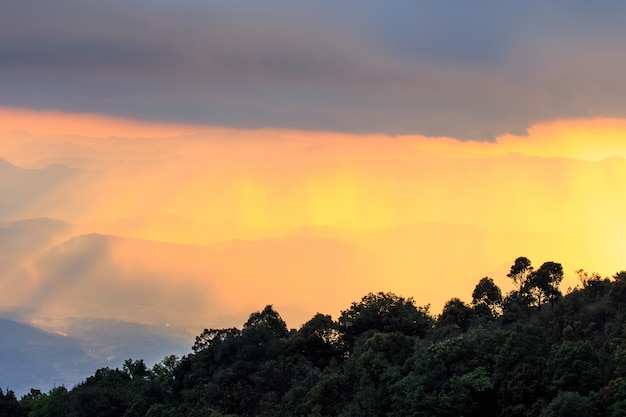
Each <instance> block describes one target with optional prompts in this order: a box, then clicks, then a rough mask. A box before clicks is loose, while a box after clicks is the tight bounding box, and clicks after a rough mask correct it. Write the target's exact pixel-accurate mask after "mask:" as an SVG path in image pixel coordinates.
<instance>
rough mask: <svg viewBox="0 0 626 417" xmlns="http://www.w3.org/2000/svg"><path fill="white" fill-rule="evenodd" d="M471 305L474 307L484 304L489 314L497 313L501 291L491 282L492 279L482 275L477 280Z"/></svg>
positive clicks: (500, 301) (500, 306) (499, 306)
mask: <svg viewBox="0 0 626 417" xmlns="http://www.w3.org/2000/svg"><path fill="white" fill-rule="evenodd" d="M472 305H473V306H474V307H477V306H480V305H483V306H486V307H487V308H488V309H489V311H490V312H491V315H493V316H495V315H497V314H498V311H499V310H500V309H501V308H502V291H500V288H499V287H498V286H497V285H496V284H495V283H494V282H493V279H491V278H489V277H484V278H482V279H481V280H480V281H478V284H477V285H476V288H474V292H473V293H472Z"/></svg>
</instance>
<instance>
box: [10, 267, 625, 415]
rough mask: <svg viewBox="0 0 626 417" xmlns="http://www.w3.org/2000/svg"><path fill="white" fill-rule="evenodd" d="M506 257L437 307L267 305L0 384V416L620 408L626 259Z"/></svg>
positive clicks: (371, 300) (400, 301)
mask: <svg viewBox="0 0 626 417" xmlns="http://www.w3.org/2000/svg"><path fill="white" fill-rule="evenodd" d="M578 275H579V277H580V285H579V286H578V287H577V288H574V289H569V290H567V293H566V294H565V295H563V294H562V292H561V290H560V289H559V285H560V283H561V280H562V278H563V270H562V267H561V265H560V264H558V263H555V262H545V263H544V264H542V265H541V266H540V267H538V268H534V267H533V266H532V265H531V262H530V261H529V260H528V259H527V258H523V257H520V258H518V259H516V260H515V261H514V263H513V265H512V266H511V270H510V273H509V275H508V276H509V278H511V279H512V280H513V282H514V283H515V290H514V291H512V292H510V293H509V294H504V295H503V294H502V293H501V291H500V289H499V288H498V287H497V286H496V285H495V283H494V281H493V280H492V279H491V278H489V277H485V278H483V279H481V280H479V281H478V283H477V284H476V287H475V290H474V292H473V294H471V295H472V302H471V303H470V304H467V303H465V302H463V301H461V300H460V299H457V298H453V299H451V300H449V301H448V302H447V303H446V305H445V307H444V309H443V311H442V312H441V314H439V315H434V314H433V313H432V312H431V311H429V307H428V306H426V307H418V306H416V305H415V303H414V301H413V299H411V298H403V297H401V296H398V295H395V294H392V293H382V292H380V293H370V294H367V295H365V296H364V297H363V298H362V299H361V300H360V301H357V302H354V303H352V305H351V306H349V307H348V308H347V309H346V310H344V311H342V313H341V315H340V316H339V318H338V319H337V320H333V319H332V317H331V316H328V315H324V314H317V315H315V316H314V317H313V318H311V319H310V320H309V321H308V322H307V323H305V324H304V325H303V326H302V327H301V328H300V329H298V330H295V329H294V330H289V329H288V328H287V326H286V324H285V322H284V321H283V320H282V318H281V317H280V315H279V313H278V312H276V311H275V310H274V309H273V308H272V306H267V307H265V309H263V310H262V311H258V312H255V313H252V314H251V315H250V317H249V319H248V321H247V322H246V323H244V324H243V327H242V328H228V329H206V330H205V331H203V332H202V333H201V334H200V335H198V336H197V337H196V342H195V344H194V345H193V348H192V350H193V353H191V354H189V355H187V356H185V357H183V358H177V357H175V356H170V357H167V358H165V359H164V360H163V361H162V362H161V363H159V364H157V365H155V366H154V367H153V368H152V369H149V368H148V367H147V366H146V365H145V363H144V362H143V360H141V359H139V360H132V359H129V360H127V361H125V362H124V364H123V366H122V367H121V368H120V369H109V368H103V369H100V370H98V371H97V372H96V373H95V374H94V375H93V376H90V377H89V378H87V379H86V380H85V381H84V382H83V383H81V384H79V385H77V386H75V387H72V388H71V389H69V388H66V387H62V386H61V387H56V388H54V389H52V390H51V391H50V392H48V393H42V392H39V391H37V390H32V391H31V392H30V394H28V395H26V396H24V397H22V398H21V399H17V398H16V397H15V395H14V394H13V392H11V391H10V390H6V389H5V390H4V391H2V392H1V395H0V416H90V417H99V416H103V417H104V416H106V417H108V416H111V417H112V416H129V417H130V416H146V417H148V416H149V417H165V416H167V417H174V416H212V417H219V416H239V417H243V416H398V417H400V416H424V417H426V416H450V417H458V416H507V417H515V416H542V417H553V416H570V417H571V416H626V379H625V377H626V338H625V336H626V272H624V271H622V272H618V273H616V274H615V275H614V276H613V277H612V278H601V277H600V276H598V275H597V274H593V273H591V274H589V273H586V272H584V271H582V270H581V271H578Z"/></svg>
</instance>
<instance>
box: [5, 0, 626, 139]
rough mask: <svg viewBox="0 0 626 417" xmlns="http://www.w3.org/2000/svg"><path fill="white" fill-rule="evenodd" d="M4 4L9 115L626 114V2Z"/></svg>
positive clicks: (352, 121) (509, 125)
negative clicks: (31, 111) (48, 111)
mask: <svg viewBox="0 0 626 417" xmlns="http://www.w3.org/2000/svg"><path fill="white" fill-rule="evenodd" d="M0 6H1V7H2V10H3V13H2V17H1V18H0V20H1V21H0V23H1V24H0V74H1V75H2V76H1V77H0V105H7V106H22V107H34V108H56V109H61V110H73V111H91V112H104V113H109V114H114V115H121V116H130V117H140V118H147V119H160V120H170V121H179V122H195V123H211V124H220V125H229V126H234V127H267V126H273V127H288V128H302V129H324V130H340V131H351V132H384V133H389V134H406V133H417V134H425V135H429V136H439V135H445V136H454V137H458V138H462V139H470V138H472V139H487V140H488V139H493V138H494V137H495V136H496V135H499V134H503V133H506V132H511V133H523V132H524V131H525V129H526V128H527V127H528V126H529V125H530V124H531V123H533V122H538V121H542V120H551V119H556V118H569V117H589V116H605V117H619V116H623V115H624V114H625V113H626V104H624V102H623V99H622V98H623V93H624V90H625V88H626V85H625V83H624V81H622V80H623V76H622V74H623V73H624V72H625V70H626V56H624V54H623V53H621V51H622V49H623V44H624V41H626V28H624V27H623V25H622V22H623V21H624V17H626V16H625V15H626V6H621V5H616V4H602V5H597V4H593V5H589V4H588V3H586V2H560V1H555V2H548V3H546V2H540V1H538V0H537V1H530V2H524V3H515V4H510V3H503V2H495V1H493V2H483V3H480V5H477V4H470V3H468V4H459V3H458V2H450V1H440V2H414V1H398V2H394V3H393V4H388V3H387V4H382V3H380V2H374V1H369V0H367V1H359V2H357V1H345V2H341V3H340V4H336V3H334V2H330V1H319V2H315V3H310V4H306V5H303V4H300V3H293V2H286V1H281V0H270V1H266V2H262V3H250V2H242V1H215V0H213V1H209V2H195V1H192V0H186V1H181V2H177V3H176V4H173V3H168V2H164V1H151V2H149V1H147V0H138V1H134V2H132V3H130V2H123V1H120V0H114V1H108V2H95V1H91V0H88V1H84V0H83V1H78V0H59V1H56V2H54V3H51V2H46V1H43V0H23V1H20V2H12V1H9V0H0Z"/></svg>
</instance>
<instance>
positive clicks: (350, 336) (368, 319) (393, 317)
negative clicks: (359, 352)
mask: <svg viewBox="0 0 626 417" xmlns="http://www.w3.org/2000/svg"><path fill="white" fill-rule="evenodd" d="M432 325H433V320H432V317H431V316H430V314H429V313H428V308H427V307H426V308H418V307H416V306H415V304H414V302H413V299H412V298H408V299H405V298H402V297H399V296H397V295H395V294H392V293H383V292H379V293H377V294H373V293H369V294H367V295H366V296H364V297H363V298H362V299H361V301H360V302H358V303H352V306H351V307H350V308H349V309H348V310H345V311H342V312H341V316H340V317H339V328H340V330H341V331H342V333H343V340H344V342H345V343H346V344H347V345H348V348H350V347H351V346H353V344H354V341H355V340H356V338H357V337H359V336H360V335H361V334H363V333H365V332H367V331H369V330H378V331H380V332H400V333H403V334H406V335H408V336H417V337H424V335H425V334H426V332H427V331H428V330H429V329H430V328H431V327H432Z"/></svg>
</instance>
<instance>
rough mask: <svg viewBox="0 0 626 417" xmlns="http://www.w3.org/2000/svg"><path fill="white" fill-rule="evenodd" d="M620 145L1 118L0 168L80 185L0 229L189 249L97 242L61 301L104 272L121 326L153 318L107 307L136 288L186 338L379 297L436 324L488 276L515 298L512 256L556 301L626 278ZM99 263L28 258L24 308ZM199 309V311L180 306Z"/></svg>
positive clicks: (607, 136) (539, 137) (555, 130)
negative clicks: (525, 263)
mask: <svg viewBox="0 0 626 417" xmlns="http://www.w3.org/2000/svg"><path fill="white" fill-rule="evenodd" d="M625 134H626V120H619V119H593V120H573V121H554V122H550V123H544V124H539V125H535V126H533V127H532V128H531V129H530V130H529V132H528V135H527V136H513V135H506V136H502V137H499V138H498V139H497V141H496V142H492V143H488V142H463V141H458V140H455V139H453V138H426V137H421V136H402V137H388V136H384V135H352V134H335V133H329V132H305V131H288V130H269V129H266V130H233V129H225V128H220V127H212V126H186V125H166V124H155V123H148V122H140V121H133V120H123V119H116V118H111V117H104V116H99V115H76V114H67V113H58V112H35V111H27V110H19V109H11V108H0V157H2V158H4V159H6V160H7V161H9V162H10V163H12V164H14V165H17V166H20V167H24V168H38V169H41V168H44V167H46V166H48V165H50V164H53V163H60V164H63V165H65V166H67V167H70V168H77V169H80V170H81V171H76V172H72V173H71V174H63V175H67V176H64V177H62V178H63V180H62V181H61V180H59V181H58V182H55V181H52V183H51V185H49V186H47V187H46V188H45V189H44V190H43V191H41V192H37V193H36V194H35V195H34V196H31V197H29V198H24V199H23V200H20V203H19V210H17V209H16V211H15V212H12V213H10V215H7V216H5V217H4V218H2V219H0V220H4V221H8V220H17V219H24V218H35V217H48V218H58V219H61V220H63V221H66V222H68V223H71V224H72V225H73V226H74V227H75V228H74V229H73V230H72V231H71V232H68V234H67V235H64V236H63V237H60V238H58V239H57V240H55V241H51V242H50V243H49V247H48V248H46V249H50V248H53V247H54V246H55V245H58V244H62V242H63V239H66V238H68V237H70V236H76V235H79V234H81V233H90V232H97V233H101V234H107V235H117V236H121V237H124V238H138V239H147V240H153V241H157V242H163V243H170V244H171V243H174V244H186V245H189V244H193V245H200V246H194V247H195V248H201V249H194V250H198V251H200V252H199V254H196V255H194V254H193V253H192V254H191V255H190V252H189V250H188V248H189V247H188V246H182V247H179V246H158V245H157V246H154V245H153V246H145V243H142V241H137V240H130V241H126V240H113V241H111V242H107V243H106V245H105V246H106V247H107V248H108V249H107V251H106V256H104V255H102V254H100V255H99V257H98V258H97V259H98V262H95V261H93V262H94V263H93V265H92V267H91V269H88V272H85V276H86V277H89V279H85V280H83V281H80V280H77V281H76V282H73V283H72V284H71V285H72V288H73V290H72V291H70V292H68V293H67V294H73V296H75V297H79V296H78V295H77V294H87V293H89V292H90V291H92V292H93V291H95V290H94V287H90V285H93V286H97V285H103V284H102V283H103V282H104V281H102V280H103V279H104V278H103V276H101V274H102V273H103V272H101V269H102V268H104V270H106V268H114V269H113V270H114V271H116V273H117V274H119V276H120V277H121V278H120V280H121V281H120V282H118V283H117V285H118V286H115V285H112V284H111V285H112V286H111V288H110V289H109V298H107V300H108V303H109V304H110V307H111V310H112V311H113V310H116V309H117V311H118V312H124V314H123V317H120V316H116V318H128V317H130V316H133V315H135V316H138V317H140V318H141V319H142V320H144V321H149V320H150V317H155V312H154V309H153V307H154V306H153V307H151V308H152V309H151V308H148V307H145V305H147V304H149V303H150V301H149V299H148V298H146V300H144V301H143V302H142V303H143V304H142V305H143V306H144V307H142V310H141V311H145V314H144V315H142V314H140V313H138V312H137V311H134V310H133V307H132V306H131V307H129V306H128V305H126V306H125V307H124V308H120V306H119V305H118V306H116V305H115V303H120V305H121V303H126V302H127V301H128V300H127V297H122V296H120V297H118V299H116V297H115V295H114V294H115V291H117V290H116V288H117V289H118V290H119V288H123V287H124V285H125V284H124V282H126V284H128V281H129V280H130V281H132V282H135V281H133V280H136V282H135V284H136V285H134V286H132V288H135V290H136V291H137V293H143V294H149V295H150V297H152V298H154V300H161V301H163V300H164V299H167V298H168V296H169V297H170V298H172V300H169V301H167V302H160V303H156V304H154V305H155V306H156V305H165V306H168V308H169V309H170V312H169V313H168V314H164V315H163V316H164V317H163V318H162V320H163V321H165V320H169V321H172V322H175V323H177V324H179V325H188V326H190V327H201V326H202V323H208V324H207V325H210V323H211V322H212V321H213V322H215V323H221V324H223V325H239V323H238V322H234V323H231V322H229V320H231V319H229V317H231V318H232V317H237V318H239V317H241V316H242V315H245V314H248V313H250V312H251V311H253V310H256V309H259V308H262V307H263V306H264V305H265V304H271V303H273V304H275V306H276V307H277V309H278V311H279V312H281V313H282V314H283V315H284V316H285V317H286V318H287V320H288V323H289V324H290V325H291V326H296V325H298V324H299V323H301V322H302V321H303V320H306V319H308V318H310V317H312V315H313V314H314V313H315V312H316V311H321V312H324V313H329V314H333V315H335V316H336V314H337V313H338V311H339V310H340V309H343V308H347V307H348V306H349V303H350V302H352V301H355V300H357V299H358V298H360V297H361V296H362V295H363V294H364V293H365V292H367V291H379V290H391V291H396V292H398V293H399V294H400V295H403V296H407V297H408V296H413V297H414V298H415V299H416V300H417V302H418V304H426V303H432V305H433V310H434V312H435V313H438V312H439V311H440V308H441V306H442V305H443V302H444V301H445V300H447V299H450V298H452V297H460V298H462V299H465V300H469V298H470V295H471V290H472V289H473V286H474V285H475V284H476V283H477V282H478V280H479V279H480V278H481V277H482V276H485V275H493V277H494V279H495V280H496V282H497V283H499V284H500V285H501V286H502V287H503V288H505V289H509V283H508V281H507V278H506V277H505V274H506V270H507V269H508V267H509V266H510V265H511V263H512V261H513V260H514V259H515V257H517V256H528V257H529V258H530V259H531V260H532V261H533V262H534V263H535V265H536V266H539V265H540V264H541V263H542V262H544V261H548V260H553V261H557V262H561V263H563V266H564V269H565V271H566V274H567V276H568V278H567V279H566V281H565V283H564V288H563V290H565V289H566V287H567V286H568V285H570V286H573V285H576V284H577V283H576V281H575V279H574V270H576V269H578V268H585V269H587V270H590V271H593V270H597V271H599V272H600V273H601V274H603V275H610V274H613V273H614V272H616V271H617V270H621V269H622V268H624V265H622V259H623V258H624V257H623V255H624V251H625V250H626V245H625V244H624V243H623V240H622V236H623V235H624V234H623V232H625V231H626V221H625V220H624V219H623V213H624V212H626V196H624V195H623V190H624V187H625V186H626V162H625V161H623V160H621V159H614V160H606V159H607V158H611V157H613V156H618V157H620V158H626V146H625V145H623V140H622V139H621V138H623V137H624V135H625ZM522 154H523V155H522ZM531 157H540V158H531ZM551 158H559V159H551ZM50 175H51V176H50V178H53V179H54V178H56V177H54V175H56V174H50ZM59 175H61V174H59ZM59 178H61V177H59ZM16 204H17V203H16ZM433 225H438V226H433ZM232 239H242V240H248V241H250V242H249V243H245V242H243V241H235V242H230V243H229V241H231V240H232ZM77 242H81V240H80V239H79V240H78V241H77ZM61 248H63V246H61ZM97 248H101V247H100V246H97V245H96V246H93V247H92V246H89V248H78V249H73V251H75V252H73V251H69V252H67V251H63V250H61V251H60V252H59V250H60V249H59V247H57V248H56V249H53V250H52V252H45V251H39V252H38V253H33V254H30V255H29V257H28V259H26V258H25V259H23V260H22V261H21V263H20V264H19V265H22V266H23V267H24V270H23V271H22V272H20V273H23V274H26V275H28V276H29V277H30V278H29V280H27V282H28V285H27V286H26V285H25V286H24V287H23V288H21V289H20V291H21V292H19V294H20V297H21V298H18V299H19V300H22V301H20V302H24V303H26V302H30V301H28V300H33V299H35V298H36V297H35V298H33V297H34V296H32V294H34V293H36V292H37V288H39V287H41V286H43V285H44V284H45V283H46V280H48V281H50V282H53V281H54V280H55V279H58V277H59V276H62V273H63V271H67V270H70V269H67V268H69V267H70V266H71V265H70V264H71V262H76V259H78V258H80V257H85V259H87V260H89V261H91V260H92V257H93V259H96V258H95V255H94V252H93V251H95V250H96V249H97ZM185 248H187V249H185ZM55 250H56V252H55ZM98 250H100V249H98ZM168 251H171V252H170V253H169V254H168ZM192 252H193V251H192ZM68 253H69V255H68ZM61 254H62V256H61ZM173 254H180V257H178V258H177V257H176V256H174V255H173ZM53 255H54V256H53ZM52 258H54V260H53V259H52ZM42 259H45V261H42ZM19 265H17V266H14V268H16V270H19V268H20V266H19ZM24 265H30V266H29V267H28V268H26V267H25V266H24ZM46 265H47V266H48V267H47V268H48V269H47V270H46ZM98 265H106V268H105V267H104V266H103V267H102V268H100V269H99V268H98V267H97V266H98ZM55 271H56V272H55ZM57 272H58V275H55V273H57ZM109 272H111V271H109ZM333 274H336V275H337V276H332V275H333ZM122 278H123V279H122ZM124 279H125V280H126V281H124ZM157 279H158V285H157V287H155V288H152V289H150V290H148V288H151V287H150V285H149V283H150V282H152V283H154V282H155V281H154V280H157ZM151 280H153V281H151ZM90 283H91V284H90ZM67 285H70V284H67ZM107 285H108V284H107ZM185 288H188V289H190V290H189V291H186V290H185ZM328 288H333V289H330V290H329V289H328ZM13 291H15V293H17V292H18V290H17V289H16V290H13ZM95 293H97V291H96V292H95ZM95 293H94V294H95ZM192 293H193V294H203V295H202V296H197V297H195V298H194V299H193V302H190V303H189V305H187V306H186V307H181V306H183V305H185V299H186V297H189V294H192ZM172 294H174V295H172ZM329 294H331V295H329ZM94 296H95V295H94ZM7 297H9V296H7ZM29 297H30V298H29ZM6 300H7V298H5V300H4V302H7V301H6ZM2 301H3V300H2V299H0V302H2ZM66 301H67V299H66V298H64V296H63V295H62V294H61V293H60V294H59V295H58V298H57V299H56V301H55V300H51V299H48V300H47V301H46V302H45V303H43V302H42V304H45V305H47V306H48V308H49V309H50V310H49V311H48V313H49V314H51V313H50V312H54V314H57V315H59V316H62V315H64V314H65V315H68V314H69V315H80V314H90V313H93V314H95V313H94V312H93V311H92V312H89V311H87V310H89V305H90V303H89V302H85V303H80V305H73V306H72V305H68V303H66ZM92 304H93V303H92ZM106 305H107V304H106V303H103V304H102V305H100V306H99V307H98V308H99V310H98V311H99V312H98V314H105V313H104V312H103V311H104V310H106ZM177 306H178V307H177ZM281 307H282V310H281ZM154 308H156V307H154ZM194 312H197V314H194ZM107 314H111V313H110V312H109V313H107ZM119 314H121V313H119ZM192 315H193V316H194V318H193V320H192V319H191V318H190V316H192ZM166 316H167V317H169V318H167V317H166ZM159 320H161V319H159Z"/></svg>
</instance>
